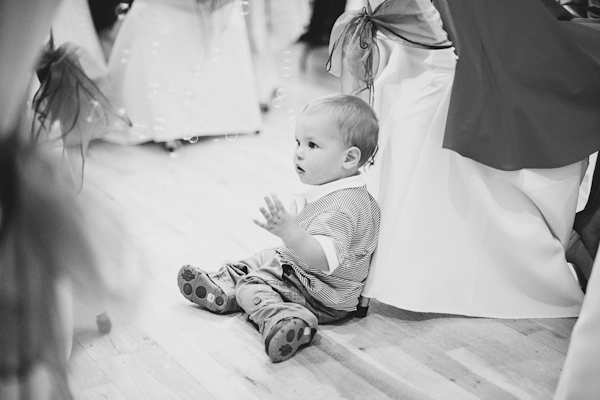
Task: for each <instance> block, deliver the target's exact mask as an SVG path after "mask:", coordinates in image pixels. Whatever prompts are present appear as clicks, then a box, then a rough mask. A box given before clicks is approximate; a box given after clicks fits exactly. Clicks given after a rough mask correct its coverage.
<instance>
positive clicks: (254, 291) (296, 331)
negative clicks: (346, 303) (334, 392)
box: [236, 257, 348, 362]
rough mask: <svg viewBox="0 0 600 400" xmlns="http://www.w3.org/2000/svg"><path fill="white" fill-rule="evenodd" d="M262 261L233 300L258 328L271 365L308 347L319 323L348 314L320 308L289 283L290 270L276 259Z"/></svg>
mask: <svg viewBox="0 0 600 400" xmlns="http://www.w3.org/2000/svg"><path fill="white" fill-rule="evenodd" d="M264 261H265V263H264V266H263V267H262V268H260V269H259V270H257V271H255V272H252V273H250V274H248V275H247V276H246V277H244V278H243V279H241V280H240V281H239V283H238V284H237V286H236V296H237V299H238V302H239V304H240V306H241V307H242V308H243V309H244V311H246V312H247V313H248V317H249V318H250V320H251V321H253V322H254V323H255V324H256V325H257V327H258V330H259V332H260V333H261V335H262V337H263V339H264V341H265V351H266V353H267V354H268V355H269V357H270V358H271V359H272V360H273V361H274V362H280V361H285V360H287V359H289V358H290V357H292V356H293V355H294V354H295V353H296V351H297V350H298V349H299V348H301V347H303V346H306V345H308V344H310V342H311V341H312V338H313V337H314V335H315V333H316V330H317V326H318V323H319V322H332V321H334V320H337V319H340V318H343V317H345V316H346V315H348V312H346V311H336V310H329V309H327V308H325V307H323V306H319V305H318V303H317V302H316V301H315V300H314V299H312V298H311V297H310V296H307V295H306V294H305V291H304V290H303V289H304V288H303V287H302V285H301V284H300V283H299V282H295V281H294V279H289V277H290V276H292V277H293V278H295V276H293V274H291V269H290V267H289V266H287V265H283V266H282V265H281V262H280V260H279V259H278V258H276V257H273V258H272V259H270V260H264ZM285 267H288V268H286V273H285V274H284V268H285ZM296 281H297V279H296Z"/></svg>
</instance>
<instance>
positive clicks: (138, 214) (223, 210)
mask: <svg viewBox="0 0 600 400" xmlns="http://www.w3.org/2000/svg"><path fill="white" fill-rule="evenodd" d="M294 54H295V56H296V60H294V63H295V64H294V66H297V61H298V60H297V57H298V56H297V55H298V54H299V50H298V49H294ZM324 60H325V56H324V54H323V53H319V52H317V53H316V54H313V55H311V57H310V59H309V62H308V71H307V72H306V73H304V74H303V73H301V71H299V69H298V68H297V67H295V68H293V69H292V71H293V74H292V76H291V77H289V78H282V79H281V82H280V85H281V87H282V88H284V89H285V90H286V97H285V98H283V106H282V107H281V108H272V109H271V111H270V112H269V113H267V114H265V115H264V129H263V131H262V132H261V133H260V134H258V135H254V134H244V133H240V134H239V136H237V137H232V136H229V137H228V138H225V137H209V138H201V139H200V140H199V141H198V142H197V143H194V144H191V143H187V144H186V145H184V146H183V147H182V148H180V149H179V150H178V151H177V152H176V153H174V154H173V155H169V153H168V152H166V151H165V150H164V148H163V147H162V146H161V145H158V144H147V145H141V146H134V147H125V146H117V145H113V144H109V143H105V142H97V143H95V144H93V145H92V146H91V148H90V151H89V155H88V158H87V161H86V170H85V187H84V190H86V191H88V192H89V193H95V194H97V195H98V196H100V197H101V198H102V199H104V201H106V202H107V203H110V205H111V206H112V207H114V208H115V209H116V210H117V216H118V218H119V219H120V220H121V221H122V222H123V224H124V225H125V226H126V227H127V228H128V230H129V232H130V234H131V238H132V239H131V240H130V241H129V242H126V245H127V247H128V248H129V249H131V250H132V251H133V252H134V253H135V254H136V255H137V256H138V261H137V263H138V264H139V265H130V266H127V267H134V268H136V267H137V268H138V269H139V270H138V272H137V275H136V276H137V279H136V282H135V283H136V285H133V284H132V285H131V291H133V294H134V296H133V297H134V299H135V304H134V305H135V307H133V308H127V309H123V308H121V307H120V306H116V305H114V304H112V305H108V306H107V309H108V310H109V314H110V315H111V318H112V322H113V329H112V331H111V333H110V334H108V335H101V334H100V333H98V331H97V329H96V325H95V317H94V315H95V314H94V313H91V312H90V314H89V315H88V316H87V317H88V318H87V319H86V318H85V315H84V317H83V318H81V316H80V318H79V319H78V321H77V324H76V331H75V340H74V346H73V351H72V356H71V360H70V365H69V370H70V379H71V384H72V387H73V391H74V393H75V395H76V399H78V400H79V399H81V400H83V399H115V400H122V399H128V400H134V399H144V400H149V399H157V400H166V399H202V400H205V399H327V400H331V399H342V398H343V399H403V400H404V399H460V400H463V399H485V400H493V399H502V400H504V399H551V398H552V394H553V391H554V389H555V387H556V384H557V381H558V378H559V375H560V372H561V368H562V364H563V361H564V358H565V353H566V351H567V346H568V341H569V337H570V334H571V330H572V328H573V324H574V323H575V319H541V320H491V319H478V318H466V317H457V316H449V315H438V314H433V315H432V314H420V313H414V312H408V311H403V310H399V309H395V308H393V307H390V306H387V305H384V304H381V303H378V302H373V303H372V304H371V307H370V310H369V314H368V316H367V317H366V318H364V319H349V320H345V321H342V322H340V323H337V324H334V325H326V326H321V327H320V330H319V332H318V334H317V336H316V337H315V340H314V341H313V345H312V346H310V347H308V348H305V349H303V350H301V351H299V352H298V353H297V354H296V355H295V356H294V357H293V358H292V359H290V360H289V361H286V362H283V363H279V364H273V363H271V362H270V360H269V358H268V356H267V355H266V354H265V352H264V346H263V344H262V342H261V340H260V336H259V334H258V332H257V331H256V330H255V328H254V326H253V325H251V324H250V323H249V322H248V321H247V320H246V318H245V317H244V316H243V315H241V314H232V315H226V316H218V315H213V314H211V313H209V312H207V311H205V310H203V309H201V308H200V307H199V306H195V305H194V304H192V303H190V302H188V301H187V300H185V299H184V298H183V297H182V296H181V295H180V293H179V289H178V287H177V284H176V275H177V271H178V270H179V268H180V267H181V266H182V265H183V264H193V265H197V266H200V267H202V268H205V269H207V270H216V269H217V268H218V267H219V266H220V264H221V263H222V262H223V261H225V260H228V259H237V258H240V257H244V256H247V255H249V254H251V253H253V252H255V251H257V250H259V249H261V248H263V247H265V246H269V245H272V244H274V243H276V242H277V239H276V238H274V237H272V236H271V235H270V234H268V233H266V232H264V231H262V230H261V229H260V228H258V227H257V226H255V225H254V224H253V223H252V219H253V218H255V217H258V216H259V215H260V214H259V211H258V207H259V206H261V205H262V201H263V200H262V198H263V196H264V195H265V194H268V193H271V192H276V193H279V194H281V195H282V196H283V197H285V195H286V194H289V192H290V191H292V190H293V189H294V187H295V186H296V184H297V178H296V176H295V173H294V170H293V168H292V158H291V157H292V150H293V147H294V139H293V126H294V120H293V119H291V118H290V117H293V115H291V114H293V113H292V112H291V111H289V110H295V112H296V113H299V112H300V111H301V107H302V106H303V105H304V103H305V102H306V101H308V100H309V99H311V98H313V97H316V96H320V95H324V94H327V93H333V92H336V91H337V90H338V89H337V82H336V80H335V79H334V78H333V77H331V76H329V75H327V74H326V73H324V72H323V71H322V66H323V64H324ZM232 118H235V112H232ZM124 240H125V239H124Z"/></svg>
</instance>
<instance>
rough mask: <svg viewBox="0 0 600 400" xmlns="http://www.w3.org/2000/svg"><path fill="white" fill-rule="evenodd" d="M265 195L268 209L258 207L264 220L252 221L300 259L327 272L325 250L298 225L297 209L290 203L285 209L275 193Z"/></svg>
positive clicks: (327, 264) (294, 204)
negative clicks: (279, 240)
mask: <svg viewBox="0 0 600 400" xmlns="http://www.w3.org/2000/svg"><path fill="white" fill-rule="evenodd" d="M271 196H272V197H273V199H272V200H271V198H270V197H269V196H266V197H265V202H266V203H267V207H268V210H267V209H265V208H264V207H261V208H260V212H261V213H262V215H263V216H264V217H265V220H266V222H261V221H258V220H256V219H255V220H254V223H255V224H256V225H258V226H260V227H261V228H263V229H266V230H267V231H269V232H271V233H272V234H273V235H276V236H279V237H280V238H281V240H283V243H285V245H286V247H287V248H288V249H290V250H291V251H293V252H294V254H296V255H297V256H298V257H299V258H300V259H301V260H302V261H304V262H305V263H306V264H308V265H310V266H311V267H313V268H316V269H318V270H321V271H325V272H329V263H328V262H327V257H326V256H325V251H323V247H322V246H321V244H320V243H319V241H318V240H317V239H315V238H314V237H312V236H311V235H310V234H309V233H307V232H306V231H305V230H304V229H302V228H300V225H298V209H297V207H296V203H292V206H291V207H290V210H289V211H288V210H286V209H285V207H284V206H283V203H282V202H281V200H279V198H278V197H277V196H276V195H275V194H272V195H271Z"/></svg>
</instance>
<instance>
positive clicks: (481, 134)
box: [433, 0, 600, 170]
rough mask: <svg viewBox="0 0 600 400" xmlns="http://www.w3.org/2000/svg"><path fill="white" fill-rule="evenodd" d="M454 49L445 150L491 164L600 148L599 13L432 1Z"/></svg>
mask: <svg viewBox="0 0 600 400" xmlns="http://www.w3.org/2000/svg"><path fill="white" fill-rule="evenodd" d="M433 3H434V4H435V6H436V7H437V9H438V10H439V12H440V14H441V17H442V21H443V23H444V28H445V29H446V31H447V32H448V34H449V37H450V39H451V40H452V41H453V43H454V44H455V46H456V48H457V54H458V55H459V59H458V63H457V67H456V76H455V80H454V86H453V89H452V95H451V100H450V110H449V114H448V121H447V126H446V132H445V137H444V143H443V146H444V148H448V149H451V150H454V151H456V152H458V153H459V154H461V155H463V156H465V157H468V158H471V159H473V160H475V161H478V162H480V163H483V164H485V165H488V166H490V167H493V168H497V169H502V170H518V169H522V168H555V167H561V166H565V165H568V164H571V163H574V162H577V161H580V160H582V159H584V158H585V157H587V156H588V155H589V154H592V153H593V152H595V151H597V150H599V149H600V23H599V22H600V21H598V20H594V19H577V18H576V19H573V18H572V15H571V14H570V13H569V12H568V11H566V10H565V9H564V8H563V7H562V6H561V5H560V4H559V3H557V2H556V1H555V0H502V1H498V0H433Z"/></svg>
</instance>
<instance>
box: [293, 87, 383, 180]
mask: <svg viewBox="0 0 600 400" xmlns="http://www.w3.org/2000/svg"><path fill="white" fill-rule="evenodd" d="M378 134H379V124H378V123H377V117H376V116H375V112H374V111H373V109H372V108H371V107H370V106H369V105H368V104H367V103H366V102H365V101H363V100H361V99H360V98H358V97H356V96H352V95H343V94H340V95H333V96H326V97H321V98H318V99H315V100H313V101H311V102H309V103H308V104H307V105H306V107H305V108H304V110H303V111H302V114H301V115H300V117H299V118H298V121H297V123H296V151H295V153H294V164H295V167H296V172H297V173H298V175H299V177H300V180H301V181H302V182H303V183H307V184H310V185H322V184H324V183H328V182H332V181H335V180H338V179H342V178H347V177H349V176H352V175H356V174H357V172H358V169H359V168H360V167H362V166H363V165H364V164H365V163H366V162H367V161H369V159H370V158H371V157H372V156H373V155H374V154H375V150H376V149H377V140H378Z"/></svg>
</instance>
